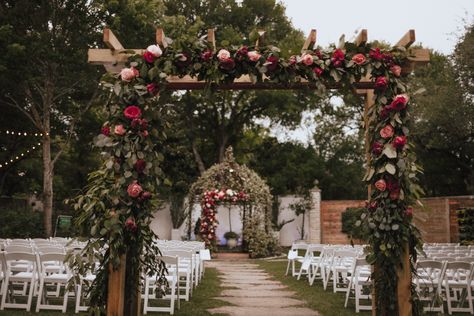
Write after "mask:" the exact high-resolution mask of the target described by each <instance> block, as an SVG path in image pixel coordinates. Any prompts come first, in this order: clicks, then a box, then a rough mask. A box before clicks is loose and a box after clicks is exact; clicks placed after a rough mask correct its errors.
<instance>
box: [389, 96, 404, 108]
mask: <svg viewBox="0 0 474 316" xmlns="http://www.w3.org/2000/svg"><path fill="white" fill-rule="evenodd" d="M408 100H409V98H408V96H407V95H406V94H399V95H397V96H395V98H393V100H392V103H391V104H390V108H391V109H392V110H395V111H401V110H403V109H405V108H406V107H407V103H408Z"/></svg>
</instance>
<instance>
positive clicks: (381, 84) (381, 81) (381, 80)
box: [375, 76, 388, 91]
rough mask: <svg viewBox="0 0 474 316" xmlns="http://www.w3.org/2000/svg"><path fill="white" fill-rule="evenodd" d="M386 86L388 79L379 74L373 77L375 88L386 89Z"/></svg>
mask: <svg viewBox="0 0 474 316" xmlns="http://www.w3.org/2000/svg"><path fill="white" fill-rule="evenodd" d="M387 86H388V80H387V78H385V77H384V76H380V77H377V79H375V89H377V90H381V91H383V90H385V89H387Z"/></svg>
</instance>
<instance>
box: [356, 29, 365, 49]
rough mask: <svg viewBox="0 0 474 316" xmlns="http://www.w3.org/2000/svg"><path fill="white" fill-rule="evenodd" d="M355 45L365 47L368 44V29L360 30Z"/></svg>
mask: <svg viewBox="0 0 474 316" xmlns="http://www.w3.org/2000/svg"><path fill="white" fill-rule="evenodd" d="M354 43H355V44H356V46H363V45H365V44H366V43H367V30H366V29H362V30H360V32H359V34H358V35H357V37H356V39H355V41H354Z"/></svg>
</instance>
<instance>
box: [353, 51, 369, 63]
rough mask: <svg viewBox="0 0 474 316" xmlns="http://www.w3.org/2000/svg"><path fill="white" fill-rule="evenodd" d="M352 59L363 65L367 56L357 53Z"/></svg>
mask: <svg viewBox="0 0 474 316" xmlns="http://www.w3.org/2000/svg"><path fill="white" fill-rule="evenodd" d="M352 61H353V62H354V63H355V64H357V65H362V64H363V63H365V62H366V61H367V59H366V58H365V56H364V54H355V55H354V56H352Z"/></svg>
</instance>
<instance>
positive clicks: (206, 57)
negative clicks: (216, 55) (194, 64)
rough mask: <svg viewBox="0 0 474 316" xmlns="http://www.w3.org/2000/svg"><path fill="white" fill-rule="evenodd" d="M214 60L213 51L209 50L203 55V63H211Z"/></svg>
mask: <svg viewBox="0 0 474 316" xmlns="http://www.w3.org/2000/svg"><path fill="white" fill-rule="evenodd" d="M211 59H212V50H210V49H208V50H206V51H204V52H203V53H202V54H201V60H202V61H209V60H211Z"/></svg>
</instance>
